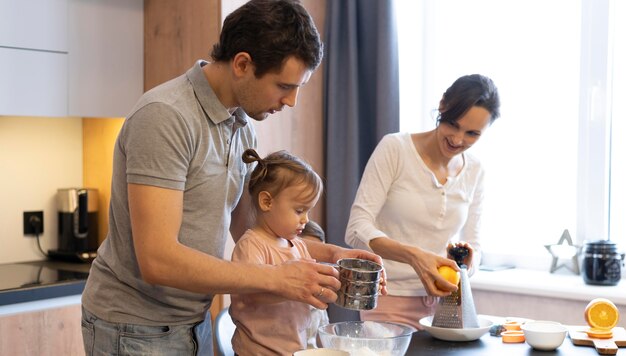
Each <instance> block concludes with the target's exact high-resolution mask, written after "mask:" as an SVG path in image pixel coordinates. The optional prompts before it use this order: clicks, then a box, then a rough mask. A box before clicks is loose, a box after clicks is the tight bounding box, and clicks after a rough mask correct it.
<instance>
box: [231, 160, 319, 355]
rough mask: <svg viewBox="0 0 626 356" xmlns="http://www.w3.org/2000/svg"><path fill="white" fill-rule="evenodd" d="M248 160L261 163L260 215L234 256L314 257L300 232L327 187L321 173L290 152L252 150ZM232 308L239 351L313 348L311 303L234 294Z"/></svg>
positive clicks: (255, 178)
mask: <svg viewBox="0 0 626 356" xmlns="http://www.w3.org/2000/svg"><path fill="white" fill-rule="evenodd" d="M243 160H244V162H246V163H252V162H257V166H256V167H255V169H254V171H253V172H252V175H251V177H250V183H249V186H248V190H249V192H250V196H251V198H252V204H253V205H254V208H255V209H254V212H255V214H256V216H255V223H254V226H253V227H252V228H251V229H249V230H247V231H246V232H245V233H244V235H242V236H241V238H240V239H239V241H238V242H237V244H236V245H235V248H234V250H233V256H232V260H233V261H238V262H249V263H256V264H271V265H279V264H282V263H284V262H286V261H292V260H301V259H312V258H311V255H310V254H309V252H308V251H307V248H306V244H305V242H304V241H303V240H302V239H301V238H300V237H299V235H301V234H302V232H303V230H304V229H305V225H307V223H308V222H309V219H308V213H309V211H310V210H311V209H312V208H313V207H314V206H315V204H316V203H317V200H318V199H319V197H320V194H321V192H322V189H323V184H322V180H321V179H320V177H319V176H318V175H317V173H315V171H313V169H312V168H311V167H310V166H309V165H308V164H307V163H305V162H304V161H302V160H301V159H299V158H298V157H295V156H293V155H291V154H289V153H287V152H286V151H278V152H275V153H272V154H270V155H268V156H267V157H265V158H264V159H261V158H260V157H259V155H258V154H257V152H256V151H255V150H253V149H248V150H246V151H245V152H244V154H243ZM322 291H323V290H322ZM229 311H230V314H231V317H232V319H233V321H234V322H235V325H236V330H235V334H234V335H233V339H232V344H233V349H234V351H235V353H237V354H239V355H276V354H279V355H291V354H293V353H294V352H295V351H298V350H302V349H306V348H307V341H308V337H309V335H308V333H309V329H310V325H311V323H312V321H311V319H312V313H311V306H310V305H308V304H306V303H301V302H295V301H291V300H287V299H284V298H281V297H279V296H277V295H273V294H263V293H257V294H246V295H235V294H233V295H232V296H231V306H230V309H229Z"/></svg>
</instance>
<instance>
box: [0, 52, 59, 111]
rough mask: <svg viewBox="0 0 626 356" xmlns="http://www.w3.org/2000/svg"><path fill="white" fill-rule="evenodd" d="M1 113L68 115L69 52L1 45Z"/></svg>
mask: <svg viewBox="0 0 626 356" xmlns="http://www.w3.org/2000/svg"><path fill="white" fill-rule="evenodd" d="M0 78H2V80H0V115H15V116H67V78H68V73H67V54H65V53H59V52H47V51H31V50H22V49H15V48H3V47H0Z"/></svg>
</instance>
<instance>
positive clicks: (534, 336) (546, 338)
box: [522, 321, 567, 351]
mask: <svg viewBox="0 0 626 356" xmlns="http://www.w3.org/2000/svg"><path fill="white" fill-rule="evenodd" d="M522 330H523V331H524V337H525V338H526V343H528V345H530V346H532V347H533V348H534V349H537V350H542V351H551V350H556V349H557V348H558V347H559V346H561V344H563V340H565V336H567V328H566V327H565V326H563V325H561V324H560V323H556V322H553V321H530V322H527V323H525V324H523V325H522Z"/></svg>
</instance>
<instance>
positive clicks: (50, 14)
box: [0, 0, 67, 52]
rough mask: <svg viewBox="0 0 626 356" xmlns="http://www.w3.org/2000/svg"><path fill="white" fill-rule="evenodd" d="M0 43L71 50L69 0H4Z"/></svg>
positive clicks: (0, 5) (1, 1)
mask: <svg viewBox="0 0 626 356" xmlns="http://www.w3.org/2000/svg"><path fill="white" fill-rule="evenodd" d="M0 46H1V47H12V48H22V49H25V48H28V49H37V50H44V51H56V52H67V0H0Z"/></svg>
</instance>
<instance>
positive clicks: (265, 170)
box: [242, 148, 324, 208]
mask: <svg viewBox="0 0 626 356" xmlns="http://www.w3.org/2000/svg"><path fill="white" fill-rule="evenodd" d="M242 159H243V161H244V162H246V163H252V162H257V166H256V167H255V168H254V170H253V171H252V175H251V176H250V183H248V191H249V192H250V195H251V196H252V197H253V201H254V204H255V206H256V207H257V208H258V199H257V197H258V196H259V193H260V192H262V191H266V192H268V193H270V194H271V195H272V197H276V196H278V194H279V193H280V192H281V191H283V190H285V189H286V188H288V187H292V186H295V185H299V184H303V183H304V185H305V186H306V188H307V189H305V191H304V192H303V194H306V195H304V196H302V198H303V199H305V200H308V199H313V198H315V197H316V196H318V195H319V194H320V193H321V191H322V189H324V187H323V183H322V179H321V178H320V176H319V175H317V173H315V171H314V170H313V168H311V166H310V165H309V164H308V163H306V162H304V161H303V160H301V159H300V158H298V157H296V156H294V155H292V154H290V153H289V152H287V151H277V152H274V153H271V154H269V155H267V157H265V158H261V157H260V156H259V154H258V153H257V152H256V151H255V150H253V149H251V148H249V149H247V150H245V152H244V153H243V156H242Z"/></svg>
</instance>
